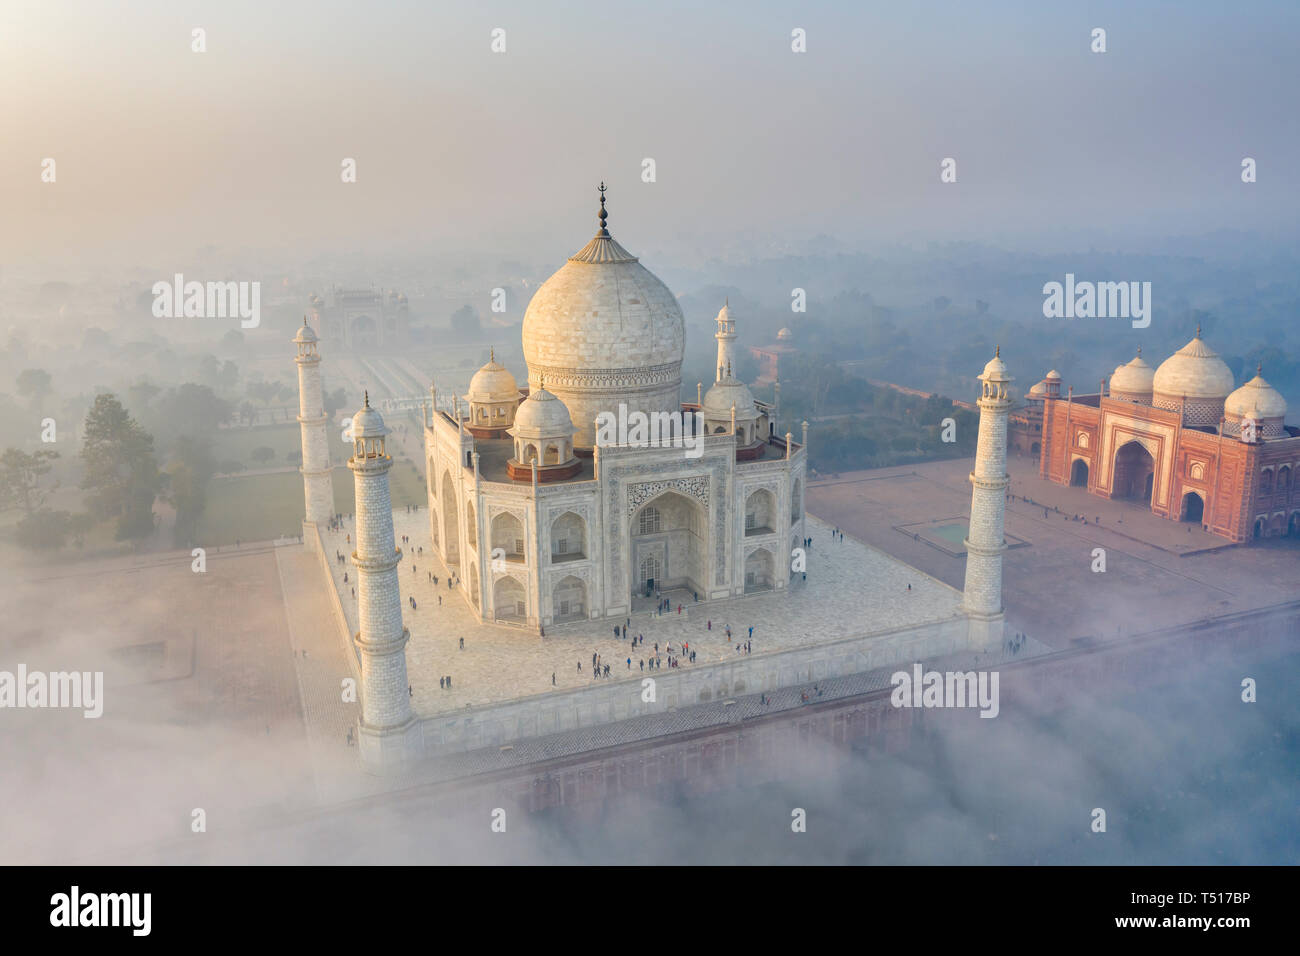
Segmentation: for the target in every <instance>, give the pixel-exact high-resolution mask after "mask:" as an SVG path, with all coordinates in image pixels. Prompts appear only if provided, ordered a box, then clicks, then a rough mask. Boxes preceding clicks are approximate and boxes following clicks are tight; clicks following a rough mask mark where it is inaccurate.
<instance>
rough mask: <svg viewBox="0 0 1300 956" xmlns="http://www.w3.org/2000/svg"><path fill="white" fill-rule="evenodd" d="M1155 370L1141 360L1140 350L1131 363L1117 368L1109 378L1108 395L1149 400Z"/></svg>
mask: <svg viewBox="0 0 1300 956" xmlns="http://www.w3.org/2000/svg"><path fill="white" fill-rule="evenodd" d="M1155 378H1156V370H1155V369H1153V368H1152V367H1151V366H1150V365H1148V364H1147V363H1146V362H1145V361H1144V360H1143V358H1142V350H1141V349H1140V348H1139V349H1138V354H1137V355H1135V356H1134V357H1133V360H1132V361H1131V362H1128V363H1126V364H1124V365H1121V366H1119V367H1118V368H1116V369H1115V372H1114V374H1113V375H1111V377H1110V394H1111V397H1112V398H1129V399H1134V398H1145V399H1148V400H1149V399H1150V398H1151V392H1152V389H1153V388H1154V384H1155Z"/></svg>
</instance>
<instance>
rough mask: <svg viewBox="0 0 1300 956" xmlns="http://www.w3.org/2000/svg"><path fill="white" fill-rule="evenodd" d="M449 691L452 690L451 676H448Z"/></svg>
mask: <svg viewBox="0 0 1300 956" xmlns="http://www.w3.org/2000/svg"><path fill="white" fill-rule="evenodd" d="M447 690H451V675H450V674H448V675H447Z"/></svg>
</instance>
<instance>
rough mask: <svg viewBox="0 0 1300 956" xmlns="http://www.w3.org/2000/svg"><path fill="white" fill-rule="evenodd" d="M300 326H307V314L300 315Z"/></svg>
mask: <svg viewBox="0 0 1300 956" xmlns="http://www.w3.org/2000/svg"><path fill="white" fill-rule="evenodd" d="M302 327H303V328H306V327H307V316H305V315H304V316H303V317H302Z"/></svg>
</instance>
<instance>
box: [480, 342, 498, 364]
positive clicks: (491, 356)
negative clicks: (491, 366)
mask: <svg viewBox="0 0 1300 956" xmlns="http://www.w3.org/2000/svg"><path fill="white" fill-rule="evenodd" d="M482 354H483V353H482V352H480V353H479V355H482ZM496 360H497V350H496V346H491V347H489V348H488V361H489V362H495V361H496Z"/></svg>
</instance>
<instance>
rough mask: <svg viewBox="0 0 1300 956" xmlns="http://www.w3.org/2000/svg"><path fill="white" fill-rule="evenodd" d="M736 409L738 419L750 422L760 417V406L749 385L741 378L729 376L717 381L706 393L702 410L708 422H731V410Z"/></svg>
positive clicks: (701, 406)
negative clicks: (755, 400)
mask: <svg viewBox="0 0 1300 956" xmlns="http://www.w3.org/2000/svg"><path fill="white" fill-rule="evenodd" d="M732 408H735V409H736V421H738V422H742V421H743V422H749V421H753V420H754V419H756V418H758V407H757V406H756V405H755V404H754V395H753V393H752V392H751V391H750V390H749V386H748V385H746V384H745V383H744V382H742V381H740V380H739V379H736V378H732V377H730V376H728V377H727V378H725V379H723V380H722V381H721V382H716V383H715V384H714V385H713V387H712V388H710V389H709V390H708V391H707V392H705V393H704V401H703V402H702V403H701V405H700V412H701V413H702V414H703V415H704V420H705V421H706V422H708V423H714V422H729V421H730V420H731V410H732Z"/></svg>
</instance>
